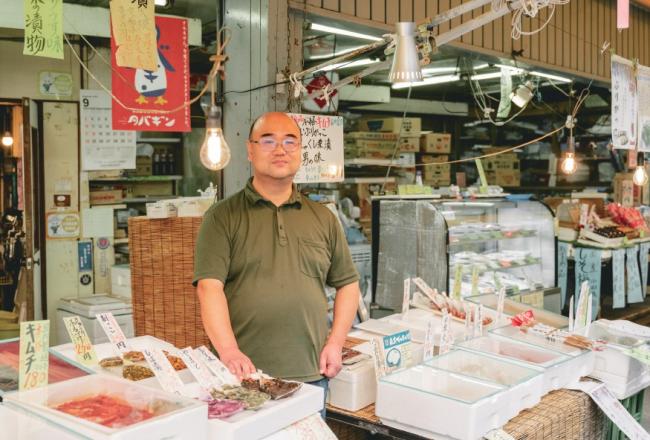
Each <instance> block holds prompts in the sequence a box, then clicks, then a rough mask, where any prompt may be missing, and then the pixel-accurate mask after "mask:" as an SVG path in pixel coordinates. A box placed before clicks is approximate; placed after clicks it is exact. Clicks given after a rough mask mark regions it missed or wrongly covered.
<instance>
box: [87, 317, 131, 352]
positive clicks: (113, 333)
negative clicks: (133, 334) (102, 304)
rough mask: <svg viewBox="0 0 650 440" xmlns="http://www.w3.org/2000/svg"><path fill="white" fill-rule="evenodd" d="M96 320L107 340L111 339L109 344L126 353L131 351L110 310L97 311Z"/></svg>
mask: <svg viewBox="0 0 650 440" xmlns="http://www.w3.org/2000/svg"><path fill="white" fill-rule="evenodd" d="M95 317H96V318H97V321H98V322H99V324H100V325H101V326H102V329H103V330H104V333H106V336H108V340H109V341H111V344H113V346H115V348H117V350H118V351H119V352H120V353H127V352H129V351H131V348H130V347H129V344H128V343H127V340H126V336H124V333H123V332H122V329H121V328H120V325H119V324H118V323H117V321H116V320H115V316H113V314H112V313H111V312H106V313H98V314H97V315H95Z"/></svg>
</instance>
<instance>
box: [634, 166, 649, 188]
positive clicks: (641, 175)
mask: <svg viewBox="0 0 650 440" xmlns="http://www.w3.org/2000/svg"><path fill="white" fill-rule="evenodd" d="M632 182H634V184H635V185H636V186H643V185H645V184H646V183H648V173H646V171H645V167H644V166H643V165H637V167H636V169H635V170H634V175H632Z"/></svg>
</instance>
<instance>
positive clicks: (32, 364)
mask: <svg viewBox="0 0 650 440" xmlns="http://www.w3.org/2000/svg"><path fill="white" fill-rule="evenodd" d="M49 348H50V321H26V322H21V323H20V354H19V357H18V361H19V371H18V389H19V390H21V391H22V390H31V389H34V388H40V387H43V386H46V385H47V383H48V369H49V365H50V353H49V351H48V350H49Z"/></svg>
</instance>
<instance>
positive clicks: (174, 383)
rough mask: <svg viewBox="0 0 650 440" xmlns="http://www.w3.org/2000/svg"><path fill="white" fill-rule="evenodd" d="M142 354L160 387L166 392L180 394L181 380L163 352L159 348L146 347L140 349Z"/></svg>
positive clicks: (181, 389)
mask: <svg viewBox="0 0 650 440" xmlns="http://www.w3.org/2000/svg"><path fill="white" fill-rule="evenodd" d="M142 354H143V355H144V358H145V359H146V360H147V363H148V364H149V368H151V371H153V374H155V375H156V379H158V382H159V383H160V386H161V387H162V389H163V390H165V391H167V392H168V393H176V394H178V395H182V392H183V381H182V380H181V378H180V377H179V376H178V373H176V370H174V367H173V366H172V364H170V363H169V360H168V359H167V357H166V356H165V355H164V353H163V352H162V351H161V350H160V349H159V348H146V349H144V350H142Z"/></svg>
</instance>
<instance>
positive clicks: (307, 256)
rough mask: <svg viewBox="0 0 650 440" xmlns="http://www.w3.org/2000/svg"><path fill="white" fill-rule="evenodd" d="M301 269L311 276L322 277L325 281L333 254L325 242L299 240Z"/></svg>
mask: <svg viewBox="0 0 650 440" xmlns="http://www.w3.org/2000/svg"><path fill="white" fill-rule="evenodd" d="M299 247H300V271H301V272H302V273H303V274H305V275H307V276H308V277H311V278H320V279H321V280H323V282H325V279H326V278H327V272H328V271H329V267H330V261H331V255H330V251H329V249H328V248H327V247H326V245H325V243H318V242H316V241H311V240H305V239H303V238H301V239H300V240H299Z"/></svg>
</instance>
